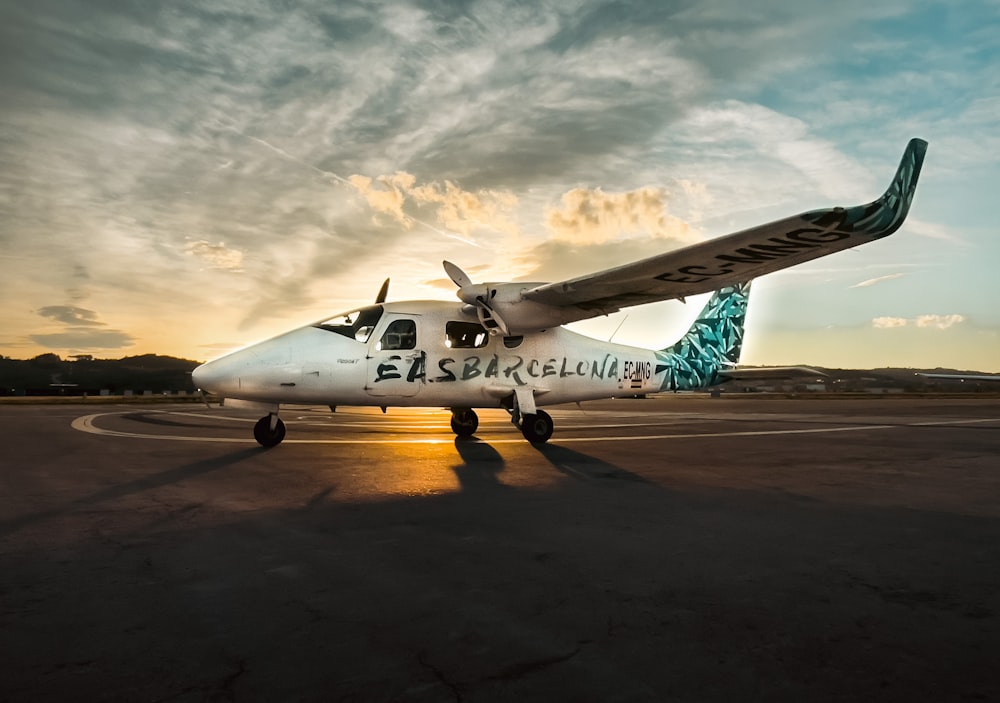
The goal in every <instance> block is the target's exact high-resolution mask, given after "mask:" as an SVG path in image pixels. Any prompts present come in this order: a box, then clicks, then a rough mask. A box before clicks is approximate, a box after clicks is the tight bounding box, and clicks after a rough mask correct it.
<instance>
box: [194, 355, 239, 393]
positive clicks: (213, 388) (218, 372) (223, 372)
mask: <svg viewBox="0 0 1000 703" xmlns="http://www.w3.org/2000/svg"><path fill="white" fill-rule="evenodd" d="M221 361H223V360H222V359H218V360H217V361H209V362H208V363H205V364H202V365H201V366H199V367H198V368H196V369H195V370H194V371H192V372H191V380H192V381H194V385H195V387H196V388H198V389H199V390H203V391H209V392H210V393H219V392H221V391H222V390H223V389H224V388H225V387H226V385H227V383H228V382H229V381H231V380H232V379H231V377H230V376H231V374H230V373H229V370H228V369H226V368H225V367H226V366H228V364H223V363H219V362H221Z"/></svg>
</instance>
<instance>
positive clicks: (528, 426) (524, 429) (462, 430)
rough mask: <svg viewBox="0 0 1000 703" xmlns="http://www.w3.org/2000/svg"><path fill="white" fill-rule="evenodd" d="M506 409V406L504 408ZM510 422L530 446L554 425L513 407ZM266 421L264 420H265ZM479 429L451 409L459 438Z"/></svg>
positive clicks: (542, 415)
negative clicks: (517, 410) (516, 410)
mask: <svg viewBox="0 0 1000 703" xmlns="http://www.w3.org/2000/svg"><path fill="white" fill-rule="evenodd" d="M505 407H506V406H505ZM507 412H509V413H510V415H511V422H512V423H513V424H514V426H515V427H517V428H518V429H519V430H521V434H523V435H524V438H525V439H526V440H528V441H529V442H531V443H532V444H544V443H545V442H547V441H549V437H551V436H552V430H553V429H554V427H555V425H554V423H553V422H552V418H551V417H550V416H549V414H548V413H547V412H545V411H544V410H536V411H535V412H534V413H532V414H530V415H521V414H520V413H518V412H515V411H514V409H513V407H511V408H507ZM265 419H266V418H265ZM478 428H479V417H478V416H477V415H476V411H475V410H472V409H471V408H452V409H451V429H452V431H453V432H454V433H455V434H456V435H458V436H459V437H471V436H472V435H474V434H475V433H476V430H477V429H478Z"/></svg>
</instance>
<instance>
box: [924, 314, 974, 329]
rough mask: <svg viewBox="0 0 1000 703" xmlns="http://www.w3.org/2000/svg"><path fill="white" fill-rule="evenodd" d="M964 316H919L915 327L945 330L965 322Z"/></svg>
mask: <svg viewBox="0 0 1000 703" xmlns="http://www.w3.org/2000/svg"><path fill="white" fill-rule="evenodd" d="M965 319H966V318H965V315H920V316H919V317H918V318H917V319H916V323H917V327H934V328H936V329H939V330H946V329H948V328H949V327H952V326H954V325H958V324H961V323H962V322H965Z"/></svg>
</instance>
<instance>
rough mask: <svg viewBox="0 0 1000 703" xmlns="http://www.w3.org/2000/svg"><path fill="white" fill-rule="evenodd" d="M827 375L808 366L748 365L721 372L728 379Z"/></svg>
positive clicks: (741, 379)
mask: <svg viewBox="0 0 1000 703" xmlns="http://www.w3.org/2000/svg"><path fill="white" fill-rule="evenodd" d="M826 375H827V374H825V373H823V372H822V371H820V370H818V369H811V368H809V367H808V366H760V367H750V366H747V367H736V368H732V369H725V370H723V371H720V372H719V377H720V378H722V379H723V380H728V381H764V380H779V379H786V378H801V377H803V376H813V377H815V376H826Z"/></svg>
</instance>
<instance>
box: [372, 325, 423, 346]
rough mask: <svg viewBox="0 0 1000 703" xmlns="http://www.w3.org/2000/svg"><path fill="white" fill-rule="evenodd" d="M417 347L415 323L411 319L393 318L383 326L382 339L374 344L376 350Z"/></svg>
mask: <svg viewBox="0 0 1000 703" xmlns="http://www.w3.org/2000/svg"><path fill="white" fill-rule="evenodd" d="M416 348H417V323H416V322H414V321H413V320H393V321H392V322H390V323H389V326H388V327H386V328H385V333H384V334H383V335H382V339H380V340H379V342H378V344H376V345H375V349H377V350H378V351H389V350H394V349H416Z"/></svg>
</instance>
